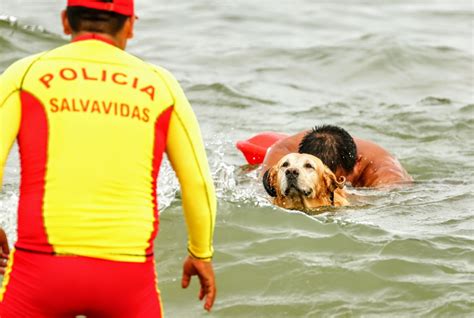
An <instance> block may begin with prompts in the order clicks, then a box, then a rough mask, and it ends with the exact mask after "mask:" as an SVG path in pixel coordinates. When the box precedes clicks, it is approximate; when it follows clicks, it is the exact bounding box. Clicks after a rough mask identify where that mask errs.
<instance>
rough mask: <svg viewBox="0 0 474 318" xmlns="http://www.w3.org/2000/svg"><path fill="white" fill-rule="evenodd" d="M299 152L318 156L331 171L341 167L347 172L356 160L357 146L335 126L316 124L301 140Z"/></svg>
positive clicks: (347, 134)
mask: <svg viewBox="0 0 474 318" xmlns="http://www.w3.org/2000/svg"><path fill="white" fill-rule="evenodd" d="M298 152H299V153H308V154H311V155H313V156H316V157H318V158H319V159H321V161H322V162H323V163H324V164H325V165H326V166H328V167H329V168H330V169H331V170H332V171H333V172H336V170H338V169H343V170H344V171H345V172H347V173H349V172H351V171H352V169H353V168H354V166H355V164H356V160H357V148H356V144H355V142H354V139H352V137H351V135H349V133H348V132H347V131H346V130H344V129H342V128H340V127H337V126H332V125H322V126H316V127H314V128H313V129H312V130H311V131H309V132H308V133H307V134H306V135H305V136H304V137H303V139H302V140H301V142H300V144H299V148H298Z"/></svg>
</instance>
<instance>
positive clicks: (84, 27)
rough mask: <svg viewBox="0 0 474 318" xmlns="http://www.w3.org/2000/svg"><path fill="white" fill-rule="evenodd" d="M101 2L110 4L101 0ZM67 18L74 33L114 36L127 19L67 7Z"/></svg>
mask: <svg viewBox="0 0 474 318" xmlns="http://www.w3.org/2000/svg"><path fill="white" fill-rule="evenodd" d="M101 2H112V1H111V0H103V1H101ZM66 14H67V18H68V20H69V24H70V26H71V29H72V31H73V32H74V33H78V32H80V31H86V32H93V33H106V34H109V35H112V36H115V35H116V34H117V33H118V32H119V31H120V30H122V28H123V26H124V24H125V21H127V19H128V18H129V17H127V16H126V15H123V14H119V13H116V12H109V11H102V10H96V9H90V8H85V7H67V9H66Z"/></svg>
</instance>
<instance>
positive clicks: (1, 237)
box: [0, 228, 10, 275]
mask: <svg viewBox="0 0 474 318" xmlns="http://www.w3.org/2000/svg"><path fill="white" fill-rule="evenodd" d="M9 253H10V248H9V247H8V239H7V236H6V234H5V232H4V231H3V229H1V228H0V275H3V274H5V267H7V261H8V254H9Z"/></svg>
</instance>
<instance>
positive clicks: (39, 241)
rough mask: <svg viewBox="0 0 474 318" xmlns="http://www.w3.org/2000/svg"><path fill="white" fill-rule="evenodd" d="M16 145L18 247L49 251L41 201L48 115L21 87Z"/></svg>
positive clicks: (42, 196)
mask: <svg viewBox="0 0 474 318" xmlns="http://www.w3.org/2000/svg"><path fill="white" fill-rule="evenodd" d="M20 97H21V125H20V131H19V134H18V145H19V149H20V160H21V183H20V200H19V204H18V241H17V243H16V246H17V247H18V248H23V249H28V250H36V251H41V252H45V253H53V252H54V250H53V247H52V246H51V244H49V242H48V236H47V233H46V228H45V223H44V215H43V201H44V193H45V191H44V190H45V183H46V181H45V177H46V164H47V159H48V158H47V157H48V119H47V116H46V112H45V109H44V106H43V105H42V104H41V102H40V101H39V100H38V99H37V98H36V97H34V96H33V95H31V94H30V93H28V92H25V91H22V92H21V94H20Z"/></svg>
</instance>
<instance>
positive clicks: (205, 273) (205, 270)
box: [181, 256, 217, 311]
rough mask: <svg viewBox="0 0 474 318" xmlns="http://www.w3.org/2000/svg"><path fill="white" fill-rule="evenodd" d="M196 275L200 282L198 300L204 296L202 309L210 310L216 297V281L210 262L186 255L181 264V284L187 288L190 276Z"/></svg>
mask: <svg viewBox="0 0 474 318" xmlns="http://www.w3.org/2000/svg"><path fill="white" fill-rule="evenodd" d="M194 275H197V276H198V278H199V281H200V283H201V290H200V291H199V300H203V299H204V298H206V302H205V304H204V309H206V310H207V311H211V308H212V305H213V304H214V300H215V299H216V291H217V290H216V283H215V279H214V270H213V269H212V263H211V262H205V261H201V260H198V259H195V258H193V257H191V256H188V257H187V258H186V260H185V261H184V265H183V279H182V281H181V286H182V287H183V288H187V287H188V286H189V283H190V282H191V276H194Z"/></svg>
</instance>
